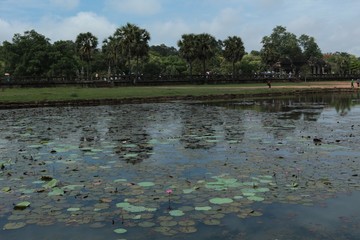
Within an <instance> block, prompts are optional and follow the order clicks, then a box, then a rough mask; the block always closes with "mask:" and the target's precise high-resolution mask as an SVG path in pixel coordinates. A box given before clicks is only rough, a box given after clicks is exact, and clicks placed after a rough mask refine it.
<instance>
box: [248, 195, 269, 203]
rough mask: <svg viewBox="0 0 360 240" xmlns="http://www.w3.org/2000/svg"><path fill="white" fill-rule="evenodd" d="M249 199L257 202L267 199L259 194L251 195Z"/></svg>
mask: <svg viewBox="0 0 360 240" xmlns="http://www.w3.org/2000/svg"><path fill="white" fill-rule="evenodd" d="M247 199H249V200H252V201H255V202H261V201H264V200H265V199H264V198H263V197H258V196H249V197H248V198H247Z"/></svg>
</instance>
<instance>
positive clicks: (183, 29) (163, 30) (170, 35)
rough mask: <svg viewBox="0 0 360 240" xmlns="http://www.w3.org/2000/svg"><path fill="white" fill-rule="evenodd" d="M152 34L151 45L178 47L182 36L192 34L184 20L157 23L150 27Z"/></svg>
mask: <svg viewBox="0 0 360 240" xmlns="http://www.w3.org/2000/svg"><path fill="white" fill-rule="evenodd" d="M148 31H149V32H150V34H151V39H152V40H151V44H152V45H159V44H162V43H163V44H166V45H169V46H173V47H176V46H177V41H178V40H180V38H181V35H183V34H185V33H190V27H189V26H188V25H187V24H186V23H185V22H184V21H182V20H180V19H178V20H171V21H167V22H157V23H155V24H152V25H150V26H149V29H148Z"/></svg>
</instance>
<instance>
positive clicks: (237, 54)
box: [223, 36, 245, 76]
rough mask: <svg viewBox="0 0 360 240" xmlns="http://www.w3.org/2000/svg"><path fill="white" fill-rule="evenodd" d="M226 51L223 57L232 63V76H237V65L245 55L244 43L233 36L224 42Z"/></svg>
mask: <svg viewBox="0 0 360 240" xmlns="http://www.w3.org/2000/svg"><path fill="white" fill-rule="evenodd" d="M223 44H224V50H223V55H224V58H225V59H226V60H227V61H229V62H231V63H232V74H233V76H235V73H236V72H235V64H236V62H238V61H240V60H241V59H242V58H243V56H244V55H245V47H244V43H243V41H242V40H241V38H240V37H237V36H233V37H228V38H227V39H226V40H224V41H223Z"/></svg>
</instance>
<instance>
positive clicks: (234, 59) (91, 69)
mask: <svg viewBox="0 0 360 240" xmlns="http://www.w3.org/2000/svg"><path fill="white" fill-rule="evenodd" d="M149 41H150V33H149V32H148V31H146V30H145V29H142V28H140V27H138V26H136V25H134V24H131V23H127V24H126V25H124V26H121V27H119V28H117V29H116V31H115V32H114V34H113V35H111V36H109V37H108V38H106V39H105V40H103V41H102V46H101V47H100V48H98V39H97V37H96V36H94V35H93V34H92V33H90V32H87V33H80V34H79V35H78V36H77V37H76V40H75V42H74V41H71V40H67V41H65V40H60V41H56V42H54V43H50V39H48V38H46V37H45V36H43V35H41V34H39V33H37V32H36V31H35V30H30V31H26V32H24V34H19V33H17V34H15V35H14V37H13V39H12V41H4V42H3V43H2V44H1V45H0V74H1V75H2V76H4V73H10V74H11V75H14V76H15V77H61V78H67V79H71V78H75V77H77V78H82V77H84V75H85V73H84V69H85V68H86V78H88V79H91V78H92V77H93V76H95V75H96V76H97V75H98V74H100V75H101V76H106V77H107V78H109V77H110V76H112V75H119V74H136V77H135V78H134V79H137V77H138V75H139V74H144V75H153V76H159V77H160V76H161V75H181V74H190V75H193V74H202V75H206V74H207V72H211V73H215V74H230V73H232V76H236V75H237V74H257V73H260V72H263V71H278V72H280V73H293V74H296V75H300V76H307V75H309V74H313V73H323V69H325V71H327V72H330V70H331V72H332V73H334V74H339V75H342V76H346V75H349V74H359V73H360V60H359V59H358V58H357V57H356V56H354V55H351V54H349V53H345V52H335V53H329V54H325V55H323V54H322V52H321V50H320V47H319V46H318V45H317V43H316V41H315V38H314V37H311V36H308V35H306V34H302V35H301V36H300V37H299V38H298V37H297V36H296V35H295V34H293V33H291V32H288V31H287V30H286V28H285V27H283V26H276V27H275V28H274V29H273V32H272V33H271V34H270V35H269V36H264V37H263V39H262V41H261V43H262V48H261V50H260V51H256V50H252V51H251V52H250V54H247V53H246V52H245V48H244V43H243V42H242V39H241V37H239V36H229V37H227V38H226V39H225V40H218V39H215V37H213V36H212V35H210V34H208V33H202V34H194V33H190V34H183V35H182V36H181V39H180V40H179V41H178V42H177V46H178V49H177V48H175V47H172V46H166V45H165V44H160V45H155V46H149ZM95 73H96V74H95Z"/></svg>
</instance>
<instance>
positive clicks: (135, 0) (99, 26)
mask: <svg viewBox="0 0 360 240" xmlns="http://www.w3.org/2000/svg"><path fill="white" fill-rule="evenodd" d="M359 20H360V0H0V43H2V42H3V41H5V40H6V41H10V42H11V39H12V37H13V36H14V34H16V33H20V34H24V32H25V31H28V30H32V29H34V30H35V31H36V32H38V33H40V34H42V35H44V36H45V37H47V38H49V39H50V40H51V42H55V41H58V40H73V41H75V39H76V36H77V35H78V34H79V33H85V32H91V33H92V34H93V35H95V36H96V37H98V39H99V43H101V42H102V41H103V40H104V39H105V38H107V37H109V36H110V35H112V34H113V33H114V32H115V30H116V29H117V28H119V27H122V26H124V25H125V24H126V23H132V24H136V25H137V26H139V27H140V28H144V29H146V30H147V31H148V32H149V33H150V35H151V40H150V45H159V44H165V45H167V46H173V47H177V41H178V40H180V39H181V35H183V34H189V33H195V34H200V33H209V34H211V35H213V36H214V37H215V38H216V39H219V40H225V39H226V38H227V37H229V36H239V37H241V39H242V40H243V42H244V45H245V50H246V51H247V52H250V51H252V50H257V51H259V50H260V49H261V47H262V44H261V40H262V38H263V37H264V36H269V35H270V34H271V33H272V31H273V29H274V28H275V27H276V26H283V27H285V28H286V29H287V31H288V32H291V33H294V34H295V35H296V36H298V37H299V36H300V35H301V34H306V35H309V36H312V37H314V38H315V40H316V42H317V44H318V45H319V47H320V49H321V51H322V52H323V53H330V52H337V51H338V52H347V53H350V54H354V55H356V56H358V57H360V24H359Z"/></svg>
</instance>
